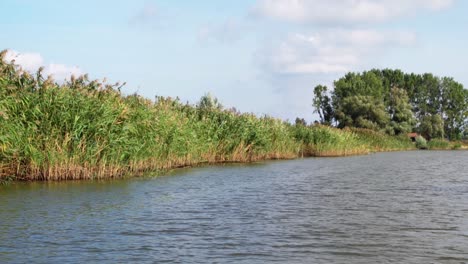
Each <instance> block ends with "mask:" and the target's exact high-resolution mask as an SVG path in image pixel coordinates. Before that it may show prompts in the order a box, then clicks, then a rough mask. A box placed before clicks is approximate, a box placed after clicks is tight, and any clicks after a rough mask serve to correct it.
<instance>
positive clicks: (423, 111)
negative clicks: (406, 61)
mask: <svg viewBox="0 0 468 264" xmlns="http://www.w3.org/2000/svg"><path fill="white" fill-rule="evenodd" d="M334 86H335V87H334V90H333V91H332V92H331V99H329V100H326V99H327V98H329V97H328V92H327V88H326V87H325V86H321V85H318V86H317V87H315V89H314V94H315V98H314V107H315V111H316V112H317V113H319V116H320V118H321V119H322V122H323V121H324V120H323V119H324V116H325V115H324V114H325V113H329V115H331V116H329V117H328V118H329V120H327V123H329V124H330V123H333V122H334V121H335V122H336V123H337V126H338V127H346V126H353V127H364V128H370V129H373V130H383V129H385V131H386V132H387V133H388V134H390V135H393V134H395V135H398V134H405V133H408V132H411V131H421V133H423V134H424V135H425V136H426V137H427V138H434V137H446V138H448V139H451V140H459V139H461V138H462V137H463V136H464V135H466V132H465V131H466V129H467V125H468V90H466V89H464V87H463V85H461V84H460V83H458V82H456V81H454V80H453V78H449V77H443V78H439V77H437V76H434V75H432V74H429V73H426V74H422V75H419V74H413V73H411V74H405V73H403V72H402V71H400V70H390V69H384V70H377V69H374V70H371V71H367V72H363V73H352V72H351V73H348V74H346V75H345V76H344V77H342V78H340V79H338V80H336V81H335V82H334ZM371 104H375V109H370V108H369V106H370V105H371ZM330 106H331V108H330ZM382 108H383V109H382Z"/></svg>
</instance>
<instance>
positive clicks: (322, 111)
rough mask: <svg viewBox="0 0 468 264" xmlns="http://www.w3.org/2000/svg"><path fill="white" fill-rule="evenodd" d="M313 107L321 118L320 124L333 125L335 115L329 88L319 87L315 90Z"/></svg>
mask: <svg viewBox="0 0 468 264" xmlns="http://www.w3.org/2000/svg"><path fill="white" fill-rule="evenodd" d="M313 106H314V108H315V111H314V112H315V113H318V115H319V117H320V123H322V124H325V125H331V123H332V121H333V115H334V114H333V107H332V105H331V99H330V97H329V95H328V88H327V86H323V85H317V86H316V87H315V88H314V101H313Z"/></svg>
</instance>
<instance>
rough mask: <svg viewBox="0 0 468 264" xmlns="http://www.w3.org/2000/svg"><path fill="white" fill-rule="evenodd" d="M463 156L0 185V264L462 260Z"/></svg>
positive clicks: (394, 156)
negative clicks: (89, 180)
mask: <svg viewBox="0 0 468 264" xmlns="http://www.w3.org/2000/svg"><path fill="white" fill-rule="evenodd" d="M467 168H468V152H458V151H454V152H424V151H422V152H419V151H414V152H395V153H380V154H375V155H369V156H359V157H350V158H319V159H303V160H294V161H278V162H267V163H262V164H256V165H230V166H218V167H208V168H196V169H187V170H179V171H177V172H175V173H173V175H169V176H165V177H158V178H145V179H128V180H116V181H104V182H64V183H27V184H13V185H9V186H1V187H0V263H164V262H166V263H270V262H278V263H390V262H395V263H468V170H467Z"/></svg>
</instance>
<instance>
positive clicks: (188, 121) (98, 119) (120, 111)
mask: <svg viewBox="0 0 468 264" xmlns="http://www.w3.org/2000/svg"><path fill="white" fill-rule="evenodd" d="M4 54H5V52H2V53H1V54H0V179H4V180H5V179H14V180H80V179H105V178H117V177H124V176H127V175H132V176H138V175H143V174H146V173H148V172H152V171H161V170H168V169H171V168H177V167H184V166H194V165H197V164H205V163H220V162H252V161H259V160H266V159H290V158H296V157H300V156H303V157H305V156H343V155H356V154H365V153H369V152H374V151H385V150H396V149H406V148H410V144H409V143H408V142H407V141H408V140H405V139H403V138H396V137H389V136H385V135H383V134H379V133H376V132H372V131H367V130H358V129H345V130H339V129H336V128H331V127H326V126H294V125H291V124H289V123H287V122H284V121H281V120H279V119H275V118H272V117H268V116H263V117H257V116H255V115H253V114H248V113H239V112H237V111H235V110H223V109H222V108H221V107H218V106H216V107H208V106H207V104H199V105H190V104H185V103H181V102H180V101H179V100H178V99H172V98H164V97H157V98H155V99H154V100H149V99H147V98H143V97H141V96H138V95H124V94H122V93H121V92H120V87H121V86H120V85H119V84H114V85H111V84H107V83H104V82H100V81H95V80H94V81H91V80H88V78H87V76H86V75H85V76H81V77H79V78H72V79H71V80H70V81H68V82H65V83H63V84H58V83H56V82H55V81H54V80H52V79H51V78H48V79H45V78H44V77H43V76H42V74H41V70H39V71H38V72H37V74H35V75H31V74H29V73H27V72H24V71H23V70H22V69H20V68H19V67H18V66H16V65H14V64H13V63H5V62H4V60H3V57H4Z"/></svg>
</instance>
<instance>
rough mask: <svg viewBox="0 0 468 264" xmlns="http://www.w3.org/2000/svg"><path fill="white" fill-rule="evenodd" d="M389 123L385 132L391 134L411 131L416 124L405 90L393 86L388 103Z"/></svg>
mask: <svg viewBox="0 0 468 264" xmlns="http://www.w3.org/2000/svg"><path fill="white" fill-rule="evenodd" d="M388 105H389V107H388V112H389V114H390V120H391V121H390V123H389V126H388V130H387V132H388V133H389V134H392V135H399V134H405V133H408V132H411V130H412V129H413V126H414V125H415V124H416V120H415V118H414V114H413V112H412V110H411V105H410V103H409V98H408V95H407V93H406V91H405V90H403V89H400V88H397V87H393V88H392V89H391V91H390V100H389V103H388Z"/></svg>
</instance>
